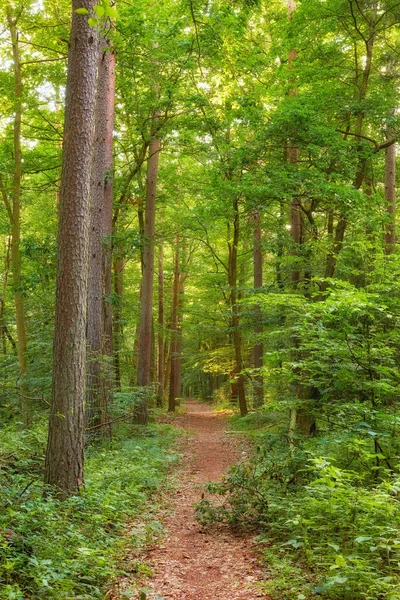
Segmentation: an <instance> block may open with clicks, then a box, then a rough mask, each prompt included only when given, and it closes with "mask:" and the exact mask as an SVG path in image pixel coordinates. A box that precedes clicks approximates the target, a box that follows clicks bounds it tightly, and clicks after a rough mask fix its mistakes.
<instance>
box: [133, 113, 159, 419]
mask: <svg viewBox="0 0 400 600" xmlns="http://www.w3.org/2000/svg"><path fill="white" fill-rule="evenodd" d="M153 122H154V125H157V117H156V116H155V117H154V119H153ZM160 148H161V141H160V138H159V137H156V134H155V133H154V132H152V141H151V143H150V147H149V158H148V163H147V178H146V209H145V227H144V235H145V245H144V249H143V277H142V298H141V308H140V329H139V352H138V374H137V382H138V385H140V386H149V385H150V383H151V330H152V314H153V287H154V233H155V216H156V191H157V174H158V159H159V154H160ZM136 420H137V422H139V423H142V424H146V423H147V421H148V403H147V401H143V403H142V404H141V405H140V406H138V408H137V415H136Z"/></svg>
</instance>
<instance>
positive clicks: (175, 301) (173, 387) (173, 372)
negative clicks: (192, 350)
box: [168, 234, 180, 412]
mask: <svg viewBox="0 0 400 600" xmlns="http://www.w3.org/2000/svg"><path fill="white" fill-rule="evenodd" d="M179 250H180V246H179V234H178V235H177V236H176V243H175V261H174V284H173V292H172V315H171V346H170V348H171V350H170V355H171V358H170V376H169V394H168V411H169V412H173V411H174V410H175V407H176V398H177V395H176V391H177V380H178V372H177V368H178V356H177V351H178V309H179V255H180V252H179Z"/></svg>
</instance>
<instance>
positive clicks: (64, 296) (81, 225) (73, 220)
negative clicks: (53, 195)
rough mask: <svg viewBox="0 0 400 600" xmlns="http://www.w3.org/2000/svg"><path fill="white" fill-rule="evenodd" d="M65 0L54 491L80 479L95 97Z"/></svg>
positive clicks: (88, 37)
mask: <svg viewBox="0 0 400 600" xmlns="http://www.w3.org/2000/svg"><path fill="white" fill-rule="evenodd" d="M95 3H96V0H73V2H72V29H71V36H70V48H69V57H68V77H67V88H66V105H65V125H64V143H63V168H62V178H61V190H60V224H59V236H58V269H57V288H56V315H55V338H54V358H53V387H52V404H51V414H50V422H49V438H48V445H47V453H46V465H45V483H46V484H48V485H52V486H55V487H56V488H57V491H58V495H59V496H60V497H65V496H68V495H70V494H73V493H74V492H76V491H77V490H79V489H80V488H82V486H83V451H84V437H83V434H84V401H85V365H86V335H85V334H86V301H87V267H88V257H89V224H90V181H91V178H90V170H91V162H92V151H93V123H94V112H95V97H96V71H97V56H98V54H97V35H98V34H97V29H96V28H93V27H90V26H89V24H88V19H87V16H86V15H78V14H77V13H76V12H75V11H76V9H78V8H86V9H88V10H89V11H90V12H92V10H93V6H94V5H95Z"/></svg>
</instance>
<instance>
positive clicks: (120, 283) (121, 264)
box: [113, 248, 125, 390]
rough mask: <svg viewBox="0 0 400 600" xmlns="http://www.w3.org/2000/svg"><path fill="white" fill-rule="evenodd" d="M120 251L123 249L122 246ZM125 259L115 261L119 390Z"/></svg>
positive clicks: (115, 344) (118, 381)
mask: <svg viewBox="0 0 400 600" xmlns="http://www.w3.org/2000/svg"><path fill="white" fill-rule="evenodd" d="M120 251H122V249H121V248H120ZM124 268H125V260H124V259H123V258H122V257H118V258H116V259H115V261H114V295H115V302H114V310H113V356H114V376H115V386H116V388H117V390H121V347H122V299H123V291H124Z"/></svg>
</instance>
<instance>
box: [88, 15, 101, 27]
mask: <svg viewBox="0 0 400 600" xmlns="http://www.w3.org/2000/svg"><path fill="white" fill-rule="evenodd" d="M88 23H89V25H90V27H97V25H98V24H99V22H98V20H97V19H93V18H92V17H90V18H89V19H88Z"/></svg>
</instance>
